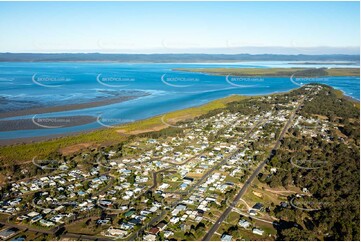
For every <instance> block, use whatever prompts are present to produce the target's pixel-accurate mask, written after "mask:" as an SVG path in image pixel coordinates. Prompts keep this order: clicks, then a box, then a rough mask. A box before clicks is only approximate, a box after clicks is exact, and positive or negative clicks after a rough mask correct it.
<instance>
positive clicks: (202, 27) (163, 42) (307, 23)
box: [0, 2, 360, 53]
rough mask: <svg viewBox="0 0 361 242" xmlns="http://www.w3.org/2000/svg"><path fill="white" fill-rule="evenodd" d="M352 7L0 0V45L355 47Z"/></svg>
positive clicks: (355, 8)
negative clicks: (8, 0)
mask: <svg viewBox="0 0 361 242" xmlns="http://www.w3.org/2000/svg"><path fill="white" fill-rule="evenodd" d="M359 9H360V6H359V2H155V3H154V2H153V3H152V2H0V31H1V33H2V34H1V37H0V52H117V53H122V52H127V53H153V52H159V53H166V52H197V51H198V52H210V53H211V52H212V51H213V52H214V51H215V52H217V51H218V52H224V53H232V52H237V51H241V50H240V48H244V49H243V52H244V51H245V50H247V49H246V47H250V46H255V47H259V49H260V50H261V51H264V52H267V50H268V51H269V50H273V51H276V52H277V50H278V51H281V49H282V48H284V49H282V50H283V51H286V52H287V49H294V50H296V51H297V50H298V51H300V52H302V50H307V49H314V48H315V47H317V48H320V47H322V48H324V49H330V48H331V49H332V48H333V49H344V48H346V49H348V48H351V49H352V48H353V49H355V47H356V49H357V50H358V48H359V42H360V39H359V36H360V16H359V15H360V12H359V11H360V10H359ZM280 47H282V48H280ZM249 52H251V51H249Z"/></svg>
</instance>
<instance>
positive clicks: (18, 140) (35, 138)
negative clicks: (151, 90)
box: [0, 88, 360, 147]
mask: <svg viewBox="0 0 361 242" xmlns="http://www.w3.org/2000/svg"><path fill="white" fill-rule="evenodd" d="M295 89H297V88H295ZM292 90H294V89H291V90H289V91H285V92H273V93H269V94H260V95H252V96H244V95H238V94H231V95H228V96H226V97H222V98H218V99H215V100H213V101H210V102H208V103H205V104H202V105H197V106H194V107H189V108H185V109H179V110H173V111H170V112H167V113H165V114H163V115H155V116H152V117H149V118H145V119H140V120H136V121H135V122H134V123H139V122H146V121H147V120H151V119H155V118H161V117H162V116H165V115H171V114H172V113H175V112H183V111H186V110H189V109H193V108H202V107H204V106H206V105H208V104H210V103H212V102H215V101H221V100H223V99H227V98H230V97H232V96H233V97H236V98H237V97H238V98H241V97H247V98H251V97H262V96H267V95H280V94H285V93H287V92H290V91H292ZM335 90H337V91H340V92H341V93H342V95H343V97H344V98H346V99H347V100H349V101H351V102H353V103H355V104H359V103H360V100H357V99H355V98H353V97H351V96H348V95H346V94H345V93H344V92H343V91H341V90H339V89H335ZM77 117H79V118H80V120H76V121H75V122H79V123H80V124H78V125H82V124H87V123H81V122H85V121H86V120H89V119H93V120H92V121H95V120H96V118H94V117H93V116H89V117H88V116H68V117H67V118H70V119H76V118H77ZM59 118H62V117H59ZM81 119H83V120H81ZM11 121H18V120H11ZM88 123H90V122H88ZM129 124H132V123H123V124H119V125H116V126H114V129H116V130H118V131H121V130H122V128H124V127H126V126H127V125H129ZM0 125H1V120H0ZM74 126H77V125H72V126H68V127H74ZM0 128H1V126H0ZM102 129H105V128H104V127H98V128H92V129H89V130H85V131H75V132H69V133H63V134H53V135H45V136H33V137H24V138H14V139H9V140H6V139H0V147H1V146H9V145H10V146H11V145H21V144H31V143H37V142H47V141H51V140H54V139H61V138H67V137H71V136H76V135H79V134H85V135H86V134H89V133H91V132H93V131H100V130H102ZM130 134H131V132H130Z"/></svg>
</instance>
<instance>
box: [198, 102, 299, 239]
mask: <svg viewBox="0 0 361 242" xmlns="http://www.w3.org/2000/svg"><path fill="white" fill-rule="evenodd" d="M303 101H304V98H303V99H302V100H301V102H300V104H299V105H298V106H297V108H296V109H295V111H294V112H293V113H292V114H291V116H290V118H289V119H288V121H287V123H286V124H285V126H284V128H283V130H282V132H281V134H280V136H279V138H278V139H277V141H276V144H275V145H274V147H273V149H272V150H271V152H270V154H269V156H268V157H267V159H265V160H264V161H263V162H262V163H261V164H260V165H259V166H258V167H257V168H256V170H255V171H254V172H253V173H252V175H251V176H250V177H249V178H248V179H247V181H246V183H245V184H244V185H243V187H242V189H241V190H240V191H239V192H238V194H237V195H236V197H235V198H234V200H233V202H232V203H231V205H230V206H229V207H228V208H227V209H226V210H225V211H224V212H223V213H222V215H221V216H220V217H219V218H218V219H217V221H216V223H215V224H213V226H212V228H211V229H210V230H209V231H208V232H207V234H206V235H205V236H204V238H203V241H209V240H211V238H212V236H213V234H214V233H215V232H216V231H217V230H218V229H219V227H220V226H221V224H222V222H223V221H224V220H225V219H226V218H227V217H228V215H229V214H230V213H231V211H232V209H233V208H235V207H236V205H237V204H238V202H239V200H240V199H241V198H242V196H243V195H244V194H245V193H246V191H247V189H248V187H249V186H250V185H251V183H252V182H253V180H254V179H255V178H256V177H257V176H258V174H259V172H260V171H261V170H262V169H263V168H264V166H265V165H266V164H267V163H268V161H270V160H271V159H272V157H273V156H274V155H275V153H276V150H277V149H278V147H279V145H280V144H281V140H282V139H283V136H284V135H285V133H286V132H287V130H288V129H289V127H290V124H291V123H292V121H293V118H294V116H295V114H296V112H297V111H298V110H299V109H300V107H301V106H302V104H303Z"/></svg>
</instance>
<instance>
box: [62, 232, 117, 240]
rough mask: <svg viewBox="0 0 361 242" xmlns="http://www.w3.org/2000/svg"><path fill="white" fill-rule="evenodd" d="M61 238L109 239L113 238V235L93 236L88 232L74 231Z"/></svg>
mask: <svg viewBox="0 0 361 242" xmlns="http://www.w3.org/2000/svg"><path fill="white" fill-rule="evenodd" d="M61 238H69V239H76V240H87V241H99V240H100V241H109V240H113V238H111V237H102V236H92V235H86V234H74V233H66V234H63V235H62V236H61Z"/></svg>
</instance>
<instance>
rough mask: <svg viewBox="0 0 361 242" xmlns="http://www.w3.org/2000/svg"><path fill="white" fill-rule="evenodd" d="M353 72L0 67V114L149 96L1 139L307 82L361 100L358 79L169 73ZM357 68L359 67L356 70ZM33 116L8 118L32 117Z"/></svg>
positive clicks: (120, 120) (251, 64)
mask: <svg viewBox="0 0 361 242" xmlns="http://www.w3.org/2000/svg"><path fill="white" fill-rule="evenodd" d="M302 66H306V67H355V66H350V65H344V66H343V65H329V66H327V65H326V66H324V65H322V64H319V65H301V64H299V63H297V62H294V63H288V62H248V63H247V62H245V63H233V64H124V63H0V98H1V107H0V112H6V111H9V110H21V109H26V108H28V107H44V106H53V105H64V104H72V103H84V102H87V101H89V100H93V101H94V100H97V99H100V98H104V97H114V96H121V95H125V94H127V95H140V96H142V94H144V93H147V94H149V95H148V96H143V97H139V98H137V99H134V100H131V101H126V102H122V103H117V104H111V105H106V106H101V107H95V108H87V109H81V110H73V111H66V112H58V113H51V114H41V115H38V117H44V118H45V117H57V116H58V117H64V116H73V115H75V116H76V115H90V116H94V117H98V118H99V117H100V118H101V120H104V122H93V123H90V124H86V125H79V126H75V127H70V128H44V129H34V130H25V131H9V132H1V133H0V139H9V138H10V139H13V138H21V137H33V136H46V135H52V134H62V133H70V132H76V131H84V130H89V129H94V128H99V127H102V125H104V124H106V125H105V126H107V125H108V126H109V125H110V126H111V125H114V124H115V123H126V122H132V121H135V120H139V119H144V118H148V117H151V116H154V115H159V114H164V113H167V112H169V111H173V110H177V109H183V108H187V107H191V106H197V105H201V104H204V103H207V102H209V101H211V100H214V99H218V98H221V97H226V96H229V95H231V94H241V95H261V94H270V93H277V92H284V91H289V90H291V89H294V88H297V87H298V85H297V84H299V85H302V84H305V83H310V82H318V83H323V84H327V85H330V86H333V87H334V88H337V89H340V90H342V91H343V92H344V93H345V94H346V95H348V96H351V97H353V98H355V99H358V100H359V99H360V79H359V78H356V77H328V78H314V79H307V78H297V76H294V77H293V80H290V78H275V77H264V78H237V77H232V76H228V77H226V76H213V75H207V74H201V73H186V72H181V71H173V70H172V69H173V68H184V67H187V68H206V67H243V68H250V67H252V68H269V67H302ZM356 67H359V66H358V65H357V66H356ZM33 116H34V115H28V116H22V117H14V118H11V119H21V118H32V117H33Z"/></svg>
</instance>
